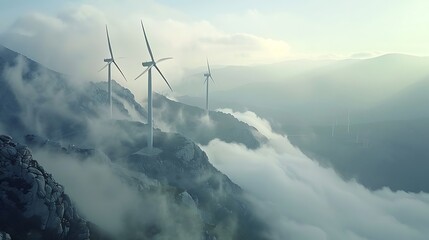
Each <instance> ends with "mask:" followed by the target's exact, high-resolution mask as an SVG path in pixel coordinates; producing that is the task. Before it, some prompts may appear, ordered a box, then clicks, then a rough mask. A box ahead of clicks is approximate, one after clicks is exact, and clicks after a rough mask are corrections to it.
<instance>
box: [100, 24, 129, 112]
mask: <svg viewBox="0 0 429 240" xmlns="http://www.w3.org/2000/svg"><path fill="white" fill-rule="evenodd" d="M106 34H107V44H108V46H109V52H110V58H106V59H104V62H106V63H107V64H106V65H105V66H104V67H103V68H101V69H100V70H99V72H100V71H102V70H103V69H105V68H106V67H108V73H107V83H108V91H109V108H110V118H112V115H113V108H112V73H111V66H110V64H112V63H113V64H115V66H116V68H117V69H118V70H119V72H120V73H121V75H122V77H124V79H125V81H127V78H126V77H125V75H124V73H123V72H122V70H121V69H120V68H119V66H118V64H116V62H115V58H114V57H113V52H112V45H111V44H110V38H109V30H107V25H106Z"/></svg>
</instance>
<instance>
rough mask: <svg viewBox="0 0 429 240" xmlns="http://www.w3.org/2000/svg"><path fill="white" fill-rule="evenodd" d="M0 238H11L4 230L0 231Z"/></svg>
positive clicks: (1, 239)
mask: <svg viewBox="0 0 429 240" xmlns="http://www.w3.org/2000/svg"><path fill="white" fill-rule="evenodd" d="M0 240H12V239H11V238H10V235H9V234H7V233H5V232H0Z"/></svg>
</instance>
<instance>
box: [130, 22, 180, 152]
mask: <svg viewBox="0 0 429 240" xmlns="http://www.w3.org/2000/svg"><path fill="white" fill-rule="evenodd" d="M140 23H141V25H142V29H143V34H144V39H145V41H146V46H147V50H148V52H149V55H150V61H148V62H143V63H142V65H143V67H147V68H146V70H144V71H143V72H142V73H141V74H140V75H138V76H137V77H136V78H135V79H134V80H137V79H138V78H139V77H141V76H142V75H143V74H145V73H146V72H148V76H147V86H148V87H147V95H148V101H147V110H148V114H147V115H148V116H147V121H148V124H149V136H148V146H147V147H148V150H149V151H151V150H152V148H153V115H152V111H153V109H152V68H153V67H154V68H155V69H156V70H157V71H158V73H159V75H161V77H162V78H163V79H164V81H165V83H167V86H168V87H169V88H170V90H171V91H173V89H172V88H171V86H170V84H169V83H168V81H167V79H166V78H165V77H164V74H162V72H161V70H159V68H158V65H157V64H158V63H160V62H162V61H165V60H168V59H172V58H171V57H167V58H161V59H159V60H157V61H155V59H154V57H153V54H152V50H151V48H150V45H149V41H148V40H147V36H146V31H145V29H144V26H143V21H140Z"/></svg>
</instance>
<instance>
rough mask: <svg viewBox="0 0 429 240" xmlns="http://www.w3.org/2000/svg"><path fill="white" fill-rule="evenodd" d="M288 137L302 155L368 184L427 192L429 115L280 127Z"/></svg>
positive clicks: (342, 174)
mask: <svg viewBox="0 0 429 240" xmlns="http://www.w3.org/2000/svg"><path fill="white" fill-rule="evenodd" d="M284 131H285V132H287V133H288V135H290V136H289V137H288V139H289V140H290V141H291V143H292V144H294V145H295V146H297V147H299V148H300V149H301V150H302V151H303V152H304V153H305V154H306V155H307V156H309V157H311V158H312V159H315V160H317V161H319V162H320V163H321V164H323V165H326V166H330V167H332V168H333V169H335V170H336V171H337V172H338V173H339V174H340V175H341V176H343V177H344V178H346V179H356V180H357V181H358V182H359V183H361V184H363V185H364V186H366V187H367V188H369V189H380V188H383V187H388V188H390V189H392V190H395V191H399V190H402V191H407V192H416V193H418V192H420V191H424V192H429V184H428V182H429V175H428V174H427V172H428V171H429V161H428V160H429V150H428V147H427V143H428V142H429V118H421V119H413V120H400V121H399V120H397V121H383V122H377V123H365V124H353V125H351V127H350V133H348V132H347V126H346V125H338V126H337V127H336V128H335V130H334V136H332V128H331V126H317V127H312V128H311V129H310V128H307V129H305V130H302V129H296V128H294V127H293V126H289V127H286V128H285V129H284Z"/></svg>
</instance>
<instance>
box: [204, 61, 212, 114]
mask: <svg viewBox="0 0 429 240" xmlns="http://www.w3.org/2000/svg"><path fill="white" fill-rule="evenodd" d="M204 77H206V79H205V80H204V83H205V84H206V114H207V115H208V114H209V78H210V79H211V80H212V81H213V83H214V80H213V77H212V73H211V71H210V65H209V60H208V59H207V73H204Z"/></svg>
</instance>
